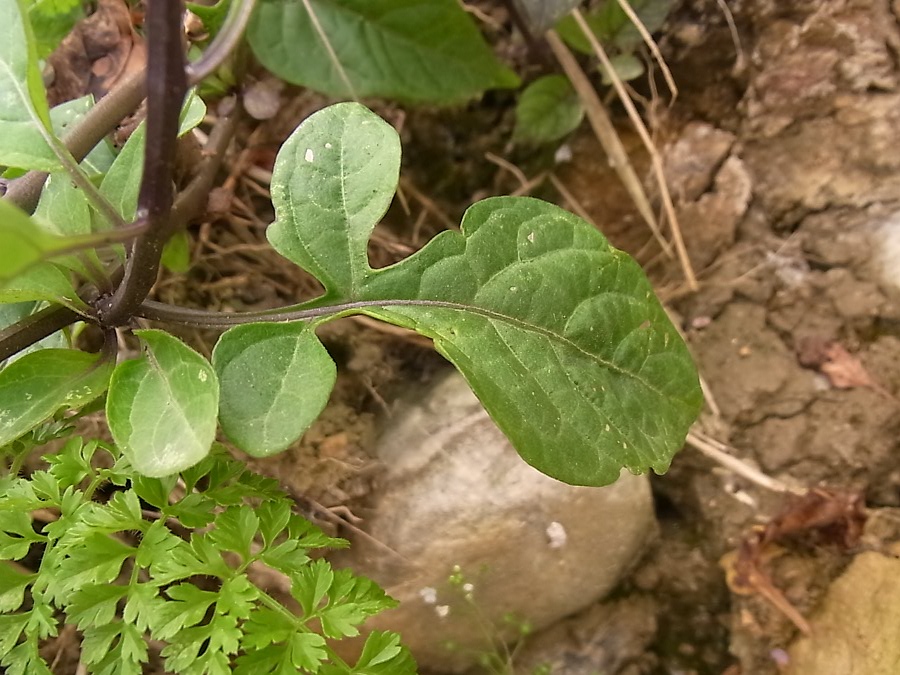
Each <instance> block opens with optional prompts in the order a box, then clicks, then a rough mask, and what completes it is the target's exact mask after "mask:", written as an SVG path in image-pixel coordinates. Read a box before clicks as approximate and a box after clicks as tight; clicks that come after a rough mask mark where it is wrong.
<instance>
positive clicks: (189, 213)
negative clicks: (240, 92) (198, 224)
mask: <svg viewBox="0 0 900 675" xmlns="http://www.w3.org/2000/svg"><path fill="white" fill-rule="evenodd" d="M243 116H244V107H243V105H242V104H241V101H240V98H238V99H237V100H236V101H235V105H234V109H233V110H232V111H231V113H229V114H228V116H227V117H220V118H219V119H218V120H217V121H216V123H215V125H214V126H213V128H212V131H211V132H210V134H209V139H208V140H207V141H206V145H205V146H204V148H203V151H202V155H203V160H202V161H201V162H200V166H199V167H198V168H197V170H196V172H195V173H194V177H193V178H192V179H191V181H190V182H189V183H188V184H187V186H185V188H184V190H182V191H181V194H179V195H178V199H176V200H175V205H174V206H173V207H172V215H171V221H172V223H173V227H174V228H175V229H176V230H180V229H182V228H184V227H186V226H187V224H188V221H189V220H190V219H191V218H193V217H194V215H195V214H196V213H198V212H199V211H200V210H201V209H203V208H204V207H205V206H206V204H207V201H208V200H209V191H210V190H211V189H212V187H213V182H214V181H215V178H216V172H217V171H218V170H219V167H220V166H221V165H222V160H223V159H224V157H225V151H226V150H227V149H228V144H229V143H231V139H232V137H233V136H234V132H235V131H236V130H237V125H238V122H240V120H241V118H242V117H243Z"/></svg>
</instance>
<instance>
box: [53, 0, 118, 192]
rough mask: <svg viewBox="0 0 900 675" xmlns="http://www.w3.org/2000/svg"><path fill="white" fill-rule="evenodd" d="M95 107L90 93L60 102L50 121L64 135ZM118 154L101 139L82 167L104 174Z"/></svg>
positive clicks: (95, 173) (58, 134)
mask: <svg viewBox="0 0 900 675" xmlns="http://www.w3.org/2000/svg"><path fill="white" fill-rule="evenodd" d="M79 4H80V3H79ZM93 107H94V97H93V96H92V95H90V94H88V95H87V96H82V97H81V98H76V99H74V100H72V101H66V102H65V103H60V104H59V105H57V106H54V107H53V108H51V109H50V123H51V124H52V125H53V131H54V132H55V133H56V135H57V136H63V135H64V134H65V133H66V132H67V131H68V130H69V129H70V128H71V127H72V126H73V125H74V124H76V123H77V122H79V121H80V120H81V119H82V118H83V117H84V116H85V115H87V114H88V111H90V109H91V108H93ZM115 158H116V154H115V153H114V152H113V149H112V147H111V145H110V143H109V141H108V140H106V139H105V138H104V139H103V140H101V141H100V142H99V143H98V144H97V145H96V146H94V148H93V149H92V150H91V151H90V152H89V153H88V155H87V157H85V158H84V160H82V162H81V168H82V169H84V170H85V173H87V175H88V176H90V177H91V178H94V177H96V176H102V175H104V174H105V173H106V172H107V171H109V167H110V166H112V163H113V161H114V160H115Z"/></svg>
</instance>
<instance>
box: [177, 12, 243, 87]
mask: <svg viewBox="0 0 900 675" xmlns="http://www.w3.org/2000/svg"><path fill="white" fill-rule="evenodd" d="M255 6H256V0H235V1H234V2H232V3H231V7H230V8H229V10H228V16H226V17H225V22H224V23H223V24H222V28H221V30H219V34H218V35H216V39H215V40H213V41H212V44H210V45H209V47H207V48H206V51H204V52H203V56H201V57H200V58H199V59H197V60H196V61H194V62H193V63H190V64H188V66H187V78H188V83H189V84H191V85H195V84H197V83H198V82H200V81H201V80H204V79H205V78H207V77H209V76H210V75H212V74H213V73H214V72H216V70H218V68H219V66H221V65H222V64H223V63H224V62H225V59H227V58H228V56H229V55H230V54H231V53H232V52H233V51H234V48H235V47H236V46H237V44H238V42H240V39H241V37H242V36H243V35H244V29H245V28H246V27H247V23H248V22H249V21H250V15H251V14H253V8H254V7H255Z"/></svg>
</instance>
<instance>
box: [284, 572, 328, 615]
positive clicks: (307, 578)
mask: <svg viewBox="0 0 900 675" xmlns="http://www.w3.org/2000/svg"><path fill="white" fill-rule="evenodd" d="M333 582H334V570H332V569H331V565H329V564H328V562H327V561H325V560H322V559H321V558H320V559H319V560H316V561H315V562H313V563H311V564H310V565H307V566H306V567H304V568H303V569H302V570H300V571H299V572H298V573H297V574H296V575H295V576H294V577H292V578H291V595H293V596H294V599H295V600H296V601H297V602H299V603H300V606H301V607H302V608H303V614H304V615H306V616H312V615H314V614H315V613H316V612H317V611H318V608H319V604H320V603H321V602H322V599H323V598H324V597H325V595H326V593H328V589H329V588H331V584H332V583H333Z"/></svg>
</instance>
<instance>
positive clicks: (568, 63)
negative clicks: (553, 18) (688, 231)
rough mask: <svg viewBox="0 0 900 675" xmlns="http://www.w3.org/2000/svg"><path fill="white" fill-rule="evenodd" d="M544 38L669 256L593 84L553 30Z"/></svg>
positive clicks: (639, 181) (631, 193) (668, 247)
mask: <svg viewBox="0 0 900 675" xmlns="http://www.w3.org/2000/svg"><path fill="white" fill-rule="evenodd" d="M545 38H546V39H547V42H548V43H549V45H550V49H551V50H552V51H553V54H554V55H555V56H556V59H557V61H559V64H560V65H561V66H562V69H563V71H564V72H565V73H566V76H567V77H568V78H569V81H570V82H571V83H572V86H573V87H574V88H575V91H576V92H577V93H578V98H579V99H581V102H582V103H583V104H584V108H585V114H586V115H587V118H588V121H589V122H590V123H591V127H592V128H593V129H594V134H595V135H596V136H597V140H598V141H600V145H602V146H603V149H604V150H605V151H606V154H607V156H608V157H609V163H610V165H611V166H612V167H613V168H614V169H615V171H616V173H617V174H618V176H619V179H620V180H621V181H622V183H623V184H624V185H625V189H626V190H627V191H628V194H629V195H631V199H632V201H634V205H635V207H636V208H637V210H638V212H639V213H640V214H641V217H642V218H643V219H644V221H645V222H646V223H647V226H648V227H649V228H650V231H651V232H652V233H653V236H654V237H655V238H656V241H658V242H659V245H660V246H661V247H662V249H663V251H664V252H665V253H666V255H668V256H669V257H671V256H672V247H671V246H670V245H669V242H668V241H666V238H665V237H664V236H663V234H662V232H661V231H660V229H659V224H658V223H657V220H656V214H655V213H654V212H653V209H652V208H651V206H650V200H649V199H648V198H647V194H646V193H645V192H644V187H643V185H642V184H641V180H640V178H638V175H637V173H636V172H635V170H634V167H633V166H632V164H631V160H630V159H629V158H628V153H627V152H626V151H625V148H624V147H623V145H622V141H621V139H620V138H619V134H618V133H617V132H616V128H615V127H614V126H613V123H612V120H611V119H610V118H609V114H608V113H607V112H606V108H605V107H604V105H603V102H602V101H601V100H600V97H599V96H598V95H597V91H596V90H595V89H594V85H593V84H591V81H590V80H589V79H588V76H587V75H585V73H584V71H583V70H582V69H581V66H579V65H578V61H576V60H575V57H574V56H573V55H572V52H571V51H569V48H568V47H566V45H565V44H564V43H563V41H562V40H561V39H560V37H559V35H557V34H556V32H555V31H552V30H550V31H547V33H546V35H545Z"/></svg>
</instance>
